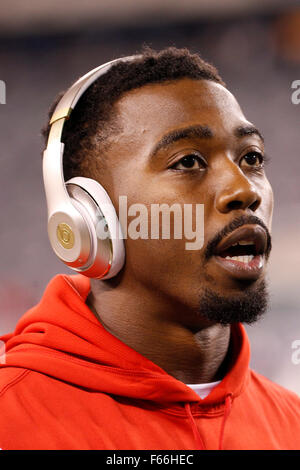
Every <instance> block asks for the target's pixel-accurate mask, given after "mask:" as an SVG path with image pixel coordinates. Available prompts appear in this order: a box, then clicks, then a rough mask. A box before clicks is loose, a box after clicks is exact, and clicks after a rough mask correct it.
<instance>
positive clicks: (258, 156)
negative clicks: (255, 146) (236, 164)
mask: <svg viewBox="0 0 300 470" xmlns="http://www.w3.org/2000/svg"><path fill="white" fill-rule="evenodd" d="M264 162H265V157H264V155H263V154H262V153H260V152H248V153H247V154H246V155H244V156H243V158H242V159H241V167H245V168H249V167H250V168H251V167H252V168H262V167H263V166H264Z"/></svg>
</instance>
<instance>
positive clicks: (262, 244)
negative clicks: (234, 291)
mask: <svg viewBox="0 0 300 470" xmlns="http://www.w3.org/2000/svg"><path fill="white" fill-rule="evenodd" d="M241 240H248V241H252V242H253V243H254V244H255V249H256V255H255V256H254V258H253V259H252V260H251V261H250V262H249V263H243V262H241V261H236V260H231V259H226V258H223V257H222V256H220V254H221V253H222V252H224V251H225V250H226V249H227V248H229V247H230V246H231V245H232V244H234V243H237V242H239V241H241ZM266 250H267V234H266V231H265V230H264V229H263V228H262V227H261V226H260V225H243V226H242V227H239V228H238V229H236V230H235V231H234V232H232V233H230V234H229V235H228V236H227V237H225V238H223V240H222V241H221V242H220V243H219V245H218V246H217V247H216V249H215V251H214V255H213V259H214V261H215V262H216V263H217V265H218V267H219V268H222V269H223V270H224V271H225V272H227V274H229V275H231V277H234V278H237V279H240V280H249V281H255V280H257V279H258V278H259V276H260V275H261V273H262V271H263V269H264V266H265V260H266V257H265V253H266Z"/></svg>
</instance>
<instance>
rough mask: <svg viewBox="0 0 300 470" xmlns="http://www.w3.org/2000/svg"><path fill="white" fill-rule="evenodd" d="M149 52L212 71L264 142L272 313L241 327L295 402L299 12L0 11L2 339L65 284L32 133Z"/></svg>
mask: <svg viewBox="0 0 300 470" xmlns="http://www.w3.org/2000/svg"><path fill="white" fill-rule="evenodd" d="M144 43H146V44H149V45H150V46H152V47H153V48H161V47H165V46H169V45H175V46H177V47H188V48H190V49H191V50H192V51H194V52H199V53H200V54H201V55H202V56H203V58H205V59H206V60H208V61H210V62H212V63H213V64H214V65H216V66H217V68H218V69H219V71H220V73H221V75H222V77H223V78H224V80H225V82H226V83H227V85H228V87H229V89H230V90H231V91H232V92H233V93H234V94H235V96H236V97H237V99H238V101H239V102H240V104H241V106H242V108H243V110H244V112H245V114H246V116H247V117H248V119H249V120H251V121H253V122H254V123H255V124H256V125H257V126H258V127H259V128H260V129H261V130H262V132H263V134H264V135H265V138H266V143H267V153H268V154H269V155H270V156H271V158H272V161H271V163H270V164H269V167H268V168H267V174H268V176H269V179H270V181H271V183H272V185H273V189H274V192H275V203H276V205H275V213H274V222H273V252H272V257H271V264H270V268H269V276H268V277H269V284H270V291H271V301H272V303H271V309H270V311H269V312H268V313H267V314H266V316H265V317H264V319H262V320H260V321H259V322H258V323H257V324H255V325H253V326H251V327H247V331H248V333H249V336H250V340H251V346H252V359H251V365H252V367H253V368H255V369H256V370H257V371H258V372H260V373H262V374H264V375H266V376H267V377H269V378H270V379H271V380H273V381H275V382H277V383H280V384H281V385H283V386H285V387H287V388H289V389H291V390H294V391H295V392H297V393H298V394H300V364H299V365H295V364H293V362H292V360H291V357H292V352H293V350H292V347H291V345H292V342H293V341H294V340H296V339H300V317H299V314H300V311H299V307H300V275H299V267H298V266H299V265H300V250H299V235H300V230H299V229H300V218H299V209H300V195H299V176H300V155H299V124H300V104H299V105H298V106H297V105H295V104H292V102H291V94H292V89H291V83H292V82H293V81H294V80H297V79H298V80H300V6H299V2H296V1H288V0H285V1H282V0H281V1H276V0H259V1H258V0H244V1H243V2H241V1H239V0H227V1H226V0H225V1H220V0H185V1H184V2H179V1H176V0H173V1H172V0H164V2H161V1H160V0H151V1H150V0H140V1H139V2H136V1H132V0H110V1H102V2H99V1H96V0H86V1H85V2H82V1H79V0H75V1H70V2H61V1H58V0H52V1H51V2H38V1H37V0H29V1H28V0H27V1H26V2H23V1H21V0H9V1H8V0H2V2H1V15H0V79H1V80H4V81H5V82H6V86H7V96H6V101H7V102H6V104H5V105H0V138H1V150H0V155H1V172H0V188H1V189H0V190H1V199H0V208H1V216H2V223H1V227H2V229H1V232H0V242H1V245H0V246H1V251H0V256H1V270H0V334H4V333H7V332H9V331H11V330H13V329H14V327H15V324H16V322H17V320H18V318H20V317H21V315H22V314H23V313H24V312H25V311H26V310H27V309H28V308H29V307H31V306H32V305H34V304H35V303H36V302H37V301H38V300H39V299H40V297H41V295H42V292H43V290H44V288H45V286H46V284H47V282H48V281H49V279H50V278H51V277H52V276H53V275H55V274H56V273H59V272H69V271H68V270H67V269H66V268H64V266H63V265H62V263H60V262H59V261H58V260H56V258H55V256H54V255H53V254H52V252H51V250H50V246H49V243H48V239H47V233H46V206H45V198H44V192H43V186H42V173H41V151H42V140H41V136H40V129H41V127H42V125H43V124H44V123H45V122H46V119H47V111H48V107H49V106H50V104H51V102H52V101H53V99H54V97H55V96H56V94H57V93H58V91H60V90H62V89H66V88H67V87H68V86H69V85H70V84H71V83H72V82H73V81H74V80H75V79H76V78H78V77H79V76H81V75H83V74H84V73H86V72H87V71H89V70H90V69H92V68H94V67H96V66H97V65H99V64H101V63H103V62H105V61H107V60H111V59H113V58H116V57H119V56H122V55H129V54H132V53H135V52H136V51H138V50H139V49H140V47H141V45H142V44H144Z"/></svg>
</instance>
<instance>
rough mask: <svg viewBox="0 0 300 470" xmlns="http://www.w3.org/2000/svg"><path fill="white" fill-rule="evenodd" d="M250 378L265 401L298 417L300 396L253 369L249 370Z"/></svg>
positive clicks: (299, 416) (299, 415) (299, 414)
mask: <svg viewBox="0 0 300 470" xmlns="http://www.w3.org/2000/svg"><path fill="white" fill-rule="evenodd" d="M251 379H252V380H251V381H252V383H253V385H254V386H255V388H256V390H257V392H260V394H262V395H263V396H264V397H265V400H266V401H269V402H271V403H273V405H275V406H277V407H278V406H280V408H281V409H285V410H286V412H289V411H290V412H291V413H292V414H295V415H296V416H298V418H300V397H299V396H298V395H297V394H296V393H294V392H292V391H291V390H288V389H287V388H285V387H283V386H281V385H279V384H277V383H275V382H272V381H271V380H270V379H268V378H267V377H265V376H263V375H261V374H259V373H258V372H255V371H253V370H251Z"/></svg>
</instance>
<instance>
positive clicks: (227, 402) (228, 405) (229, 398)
mask: <svg viewBox="0 0 300 470" xmlns="http://www.w3.org/2000/svg"><path fill="white" fill-rule="evenodd" d="M231 404H232V396H231V393H229V394H228V395H226V398H225V410H224V416H223V421H222V425H221V431H220V439H219V450H222V448H223V439H224V430H225V424H226V420H227V418H228V416H229V413H230V410H231Z"/></svg>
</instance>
